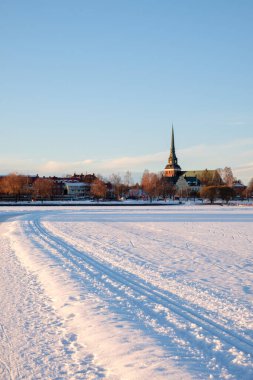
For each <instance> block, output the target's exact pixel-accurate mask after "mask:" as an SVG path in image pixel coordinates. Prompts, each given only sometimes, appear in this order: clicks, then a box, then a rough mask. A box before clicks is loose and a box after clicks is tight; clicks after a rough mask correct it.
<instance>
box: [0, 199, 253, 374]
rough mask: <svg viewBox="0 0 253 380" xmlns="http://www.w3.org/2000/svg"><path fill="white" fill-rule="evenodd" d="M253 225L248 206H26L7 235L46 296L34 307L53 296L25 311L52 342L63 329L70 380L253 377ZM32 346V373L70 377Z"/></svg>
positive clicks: (60, 339) (58, 341)
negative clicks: (55, 323) (38, 313)
mask: <svg viewBox="0 0 253 380" xmlns="http://www.w3.org/2000/svg"><path fill="white" fill-rule="evenodd" d="M16 210H17V209H16V208H15V211H16ZM17 212H19V210H17ZM252 223H253V210H252V209H251V208H244V209H240V208H231V207H230V208H227V207H180V206H177V207H175V206H173V207H163V208H161V207H139V208H138V207H135V208H131V207H129V208H128V207H122V208H118V207H117V209H116V208H113V207H111V208H110V207H109V208H108V207H107V208H103V207H98V208H95V209H94V208H89V207H87V208H85V209H82V208H62V209H59V208H57V209H53V210H52V208H50V209H46V208H45V209H44V210H43V211H42V210H41V209H40V210H34V209H28V208H25V209H24V211H20V217H14V219H13V221H12V222H10V221H9V222H8V224H7V223H5V229H6V233H5V239H6V241H7V242H8V244H9V248H8V249H7V251H8V250H9V252H10V254H11V255H12V257H13V259H15V260H16V262H17V263H18V264H17V265H18V266H19V268H20V270H21V269H22V270H25V269H24V268H26V276H31V278H33V279H34V281H35V284H36V286H38V287H40V289H41V294H42V296H41V297H42V299H36V298H35V299H34V300H33V301H32V305H33V308H36V307H37V305H41V304H43V302H45V301H44V300H45V299H46V300H47V303H46V304H47V309H46V313H44V315H43V317H40V318H38V316H33V315H32V313H31V311H30V310H29V309H27V310H26V309H25V313H24V317H25V318H27V319H28V320H29V319H31V320H32V321H33V325H31V326H32V327H31V332H32V331H33V330H35V331H36V329H37V326H36V323H38V319H40V321H41V322H40V323H42V326H43V334H41V340H42V341H43V339H45V342H44V341H43V342H41V344H42V345H43V344H45V345H46V344H48V335H47V331H49V330H50V328H51V327H50V326H51V323H50V322H49V323H48V318H49V319H50V318H56V319H57V318H58V319H57V320H59V321H60V322H59V324H60V326H59V327H57V329H56V331H57V334H52V336H54V340H53V341H52V342H51V343H50V347H53V349H54V350H55V351H56V352H60V353H62V355H63V354H64V355H65V356H66V357H65V358H64V362H65V363H66V365H65V369H64V370H65V375H63V377H62V378H67V379H68V378H70V379H72V378H73V379H78V378H87V379H93V378H94V379H95V378H103V377H105V378H108V379H151V378H152V379H160V378H161V379H162V378H163V379H168V378H169V379H190V378H192V379H208V378H210V379H238V378H243V379H252V378H253V361H252V354H253V341H252V330H253V319H252V315H253V313H252V308H253V305H252V301H253V297H252V294H253V287H252V280H253V271H252V268H253V258H252V247H253V238H252V235H253V234H252V232H253V229H252V226H253V224H252ZM6 244H7V243H6ZM2 251H6V248H5V249H4V250H2V248H1V252H2ZM14 253H15V254H16V256H17V257H18V259H19V260H20V262H21V264H22V266H21V265H20V263H19V261H18V260H17V258H16V256H15V255H14ZM26 276H25V278H26ZM19 277H20V275H19V274H18V275H17V285H16V286H17V287H18V279H19ZM23 291H25V290H24V289H23ZM31 292H32V294H34V295H35V294H37V291H36V290H35V289H32V290H31ZM43 297H44V298H43ZM14 298H15V297H14ZM7 301H8V300H7ZM19 302H21V299H18V298H17V304H18V303H19ZM16 308H17V306H15V307H14V308H13V309H14V310H13V313H14V315H15V312H16V311H15V310H16ZM36 310H37V309H36ZM5 325H6V326H8V323H7V322H5ZM21 336H22V334H21ZM50 336H51V335H50ZM29 344H30V346H29V350H35V355H34V360H32V359H31V363H33V364H31V367H32V368H33V370H34V371H35V370H36V371H39V372H40V371H41V373H42V372H43V371H48V372H44V373H51V377H49V378H50V379H51V378H52V379H54V378H55V379H58V378H61V377H56V373H57V371H59V373H58V376H59V374H60V373H61V372H60V371H61V370H60V369H59V368H58V367H57V365H59V361H58V364H57V360H55V359H54V360H53V362H54V366H55V369H50V368H49V367H48V368H47V369H46V368H44V367H43V366H44V362H47V361H50V360H51V359H52V357H53V354H52V353H50V352H49V351H47V350H46V349H42V350H37V349H35V347H34V342H33V341H32V339H31V340H30V343H29ZM14 347H16V345H14ZM29 350H28V351H29ZM14 351H15V349H14ZM0 352H1V351H0ZM36 355H37V356H38V357H39V358H40V363H41V364H40V365H38V362H36V360H35V357H36ZM0 358H2V354H1V356H0ZM85 358H86V361H85ZM49 359H50V360H49ZM0 363H1V362H0ZM87 363H88V364H87ZM3 367H4V366H3ZM10 367H11V366H9V368H10ZM16 367H17V366H16ZM16 367H15V365H14V368H16ZM19 368H21V369H22V371H24V369H23V367H22V360H21V364H20V366H19ZM43 368H44V369H43ZM57 368H58V369H57ZM6 371H7V372H6ZM50 371H51V372H50ZM5 373H8V370H7V369H5ZM15 376H16V377H15ZM15 376H14V377H13V378H18V375H17V374H16V375H15ZM64 376H65V377H64ZM66 376H67V377H66ZM78 376H80V377H78ZM10 378H11V377H10ZM25 378H28V379H29V377H25ZM30 378H32V377H30ZM38 378H39V377H38ZM41 378H42V377H41Z"/></svg>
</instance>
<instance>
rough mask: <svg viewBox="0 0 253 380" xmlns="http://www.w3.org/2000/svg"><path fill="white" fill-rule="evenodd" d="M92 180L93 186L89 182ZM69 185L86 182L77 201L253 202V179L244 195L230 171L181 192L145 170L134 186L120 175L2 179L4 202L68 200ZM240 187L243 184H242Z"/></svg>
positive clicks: (207, 174) (0, 196)
mask: <svg viewBox="0 0 253 380" xmlns="http://www.w3.org/2000/svg"><path fill="white" fill-rule="evenodd" d="M87 177H88V178H90V181H89V183H87V182H86V180H87ZM67 181H70V182H71V181H73V182H80V183H84V182H85V194H82V196H80V195H76V198H79V199H80V198H86V199H96V200H100V199H103V200H104V199H108V200H121V199H136V200H137V199H145V200H150V201H151V202H152V201H153V200H155V199H159V200H165V201H166V200H167V199H175V198H202V199H208V200H209V201H210V202H211V203H213V202H215V201H216V200H217V199H221V200H223V201H224V202H228V201H229V200H231V199H234V198H235V197H236V196H237V197H238V196H240V198H244V199H246V198H250V197H252V196H253V178H252V179H251V181H250V182H249V184H248V186H247V187H246V186H243V185H241V187H240V191H239V192H238V190H236V188H235V187H234V182H235V181H234V178H233V176H232V171H231V169H229V168H225V169H223V172H221V171H220V172H218V171H217V173H216V172H215V173H213V171H208V170H204V171H203V172H202V173H201V177H200V178H199V179H198V181H199V183H200V186H192V187H191V186H188V187H187V188H179V186H177V185H175V184H174V183H173V182H171V181H169V180H168V178H166V177H164V176H163V175H162V173H158V174H157V173H152V172H149V171H148V170H145V171H144V173H143V175H142V178H141V181H140V183H134V181H133V178H132V175H131V173H130V172H127V173H126V174H125V176H124V177H123V178H122V177H121V176H120V175H119V174H112V175H111V176H110V177H109V178H107V179H106V178H104V177H102V176H99V175H97V176H95V175H94V174H93V175H87V176H83V175H79V176H78V175H76V174H74V175H73V176H70V177H68V178H58V177H39V176H36V177H32V176H24V175H20V174H16V173H11V174H9V175H6V176H3V177H2V178H1V179H0V199H1V200H15V201H20V200H55V199H66V197H67V196H68V194H67V193H66V188H64V183H66V182H67ZM237 183H239V184H240V182H239V181H237Z"/></svg>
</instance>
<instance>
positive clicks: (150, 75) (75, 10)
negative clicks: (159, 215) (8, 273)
mask: <svg viewBox="0 0 253 380" xmlns="http://www.w3.org/2000/svg"><path fill="white" fill-rule="evenodd" d="M252 18H253V2H252V1H251V0H248V1H246V0H240V1H239V0H237V1H235V0H226V1H225V0H212V1H211V0H210V1H203V0H182V1H176V0H174V1H172V0H166V1H162V0H160V1H159V0H158V1H157V0H153V1H151V0H145V1H144V0H139V1H136V0H135V1H134V0H132V1H131V0H128V1H118V0H117V1H116V0H115V1H110V0H106V1H105V0H100V1H96V0H93V1H85V0H82V1H81V0H80V1H79V0H75V1H65V0H59V1H58V0H54V1H51V0H43V1H42V0H37V1H32V0H31V1H26V0H22V1H14V0H13V1H12V0H2V1H1V2H0V33H1V39H0V67H1V70H0V88H1V91H0V132H1V138H0V173H8V172H10V171H13V170H15V171H19V172H24V173H37V172H39V173H40V174H66V173H71V172H73V171H77V172H81V171H82V172H86V171H87V172H93V171H94V172H96V173H101V174H108V173H111V172H122V171H124V170H130V171H132V172H141V171H143V170H144V169H145V168H148V169H150V170H154V171H160V170H162V169H163V168H164V166H165V164H166V160H167V156H168V150H169V145H170V129H171V124H172V122H173V124H174V128H175V139H176V150H177V155H178V159H179V163H180V165H181V166H182V168H183V169H194V168H195V169H202V168H203V169H204V168H206V167H208V168H210V169H211V168H216V167H224V166H231V167H232V168H233V170H234V172H235V174H236V175H237V176H238V177H239V178H242V179H243V180H244V181H245V182H247V181H248V180H249V178H251V177H253V149H252V147H253V107H252V104H253V70H252V67H253V48H252V45H253V23H252Z"/></svg>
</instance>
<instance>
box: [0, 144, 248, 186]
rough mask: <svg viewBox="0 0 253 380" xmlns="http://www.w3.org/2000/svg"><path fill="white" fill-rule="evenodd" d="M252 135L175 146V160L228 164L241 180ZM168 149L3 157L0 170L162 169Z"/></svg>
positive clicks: (198, 165)
mask: <svg viewBox="0 0 253 380" xmlns="http://www.w3.org/2000/svg"><path fill="white" fill-rule="evenodd" d="M252 146H253V139H252V138H250V139H240V140H232V141H228V142H226V143H224V144H212V145H205V144H201V145H195V146H191V147H188V148H184V149H177V156H178V159H179V164H180V166H181V167H182V169H184V170H191V169H205V168H210V169H215V168H218V167H225V166H230V167H232V168H233V170H234V173H235V175H236V176H237V177H238V178H241V179H242V180H243V181H244V182H245V183H247V182H248V180H249V179H250V178H251V177H253V164H252V162H253V150H252ZM168 156H169V152H168V151H166V152H156V153H153V154H147V155H141V156H138V155H137V156H123V157H116V158H111V159H107V160H94V159H91V158H84V159H83V160H79V161H57V160H48V161H42V162H40V163H37V165H36V164H34V162H33V161H32V160H31V159H24V160H20V159H17V160H14V159H12V160H7V159H2V160H1V159H0V171H1V172H2V173H3V172H5V173H9V172H11V171H18V172H26V173H31V172H33V173H39V174H42V175H54V174H55V175H63V174H67V173H73V172H79V173H80V172H83V173H85V172H94V173H101V174H108V173H112V172H123V171H127V170H130V171H132V172H143V170H144V169H149V170H152V171H157V172H158V171H161V170H163V168H164V166H165V165H166V162H167V160H168Z"/></svg>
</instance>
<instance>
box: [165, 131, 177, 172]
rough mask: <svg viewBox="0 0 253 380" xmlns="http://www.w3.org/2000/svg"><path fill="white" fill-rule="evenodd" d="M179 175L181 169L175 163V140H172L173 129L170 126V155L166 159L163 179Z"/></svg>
mask: <svg viewBox="0 0 253 380" xmlns="http://www.w3.org/2000/svg"><path fill="white" fill-rule="evenodd" d="M180 173H181V168H180V166H179V165H178V163H177V156H176V149H175V139H174V127H173V124H172V128H171V144H170V155H169V159H168V164H167V165H166V167H165V170H164V176H165V177H177V176H178V175H179V174H180Z"/></svg>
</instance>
